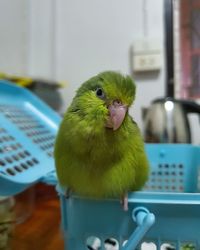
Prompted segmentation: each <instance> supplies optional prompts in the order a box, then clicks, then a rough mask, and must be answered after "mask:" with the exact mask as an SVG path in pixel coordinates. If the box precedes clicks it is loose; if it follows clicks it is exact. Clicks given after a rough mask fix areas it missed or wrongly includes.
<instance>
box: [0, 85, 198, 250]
mask: <svg viewBox="0 0 200 250" xmlns="http://www.w3.org/2000/svg"><path fill="white" fill-rule="evenodd" d="M60 120H61V118H60V117H59V116H58V115H57V114H56V113H55V112H54V111H52V110H51V109H50V108H49V107H48V106H47V105H45V104H44V103H43V102H41V100H39V99H38V98H36V97H35V96H34V95H33V94H31V93H30V92H28V91H27V90H25V89H21V88H19V87H16V86H13V85H10V84H8V83H5V82H3V81H2V82H0V195H16V194H18V193H20V192H22V191H24V190H26V189H27V188H28V187H30V186H32V185H33V184H34V183H36V182H40V181H43V182H47V183H49V184H50V183H51V184H54V185H55V184H56V183H57V181H56V176H55V171H54V160H53V158H52V151H53V143H54V139H55V135H56V133H57V129H58V125H59V122H60ZM146 151H147V154H148V157H149V161H150V164H151V176H150V179H149V182H148V183H147V185H146V187H145V188H146V189H145V190H143V191H141V192H135V193H130V195H129V211H128V212H124V211H123V209H122V207H121V205H120V202H119V200H103V201H99V200H90V199H84V198H80V197H75V196H73V197H71V198H69V199H66V197H65V190H61V189H60V188H59V187H58V193H59V195H60V200H61V213H62V227H63V234H64V242H65V250H85V249H90V250H92V249H93V250H97V249H98V250H100V249H101V250H103V249H106V250H108V249H112V250H118V249H121V250H134V249H142V250H146V249H148V248H147V246H149V247H151V249H156V247H157V249H162V250H164V249H166V247H167V246H171V247H172V246H174V247H175V248H176V249H184V250H185V248H186V246H190V247H192V248H191V249H200V237H199V236H200V229H199V225H200V194H198V193H196V192H197V191H198V189H199V184H198V183H199V167H200V148H199V147H197V146H192V145H185V144H176V145H173V144H150V145H148V144H147V145H146ZM182 246H183V247H184V248H181V247H182Z"/></svg>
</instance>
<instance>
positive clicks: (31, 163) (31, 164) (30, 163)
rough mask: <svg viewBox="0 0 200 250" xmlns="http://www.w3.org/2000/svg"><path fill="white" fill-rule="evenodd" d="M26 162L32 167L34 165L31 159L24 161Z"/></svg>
mask: <svg viewBox="0 0 200 250" xmlns="http://www.w3.org/2000/svg"><path fill="white" fill-rule="evenodd" d="M26 163H27V165H28V166H30V167H32V166H33V165H34V163H33V162H32V161H30V160H28V161H26Z"/></svg>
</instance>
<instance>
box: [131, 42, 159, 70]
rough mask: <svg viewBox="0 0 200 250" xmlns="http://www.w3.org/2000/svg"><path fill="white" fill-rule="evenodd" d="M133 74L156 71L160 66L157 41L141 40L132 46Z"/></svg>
mask: <svg viewBox="0 0 200 250" xmlns="http://www.w3.org/2000/svg"><path fill="white" fill-rule="evenodd" d="M132 60H133V70H134V72H143V71H157V70H160V68H161V66H162V53H161V43H160V42H159V41H158V40H155V39H154V40H152V39H142V40H139V41H136V42H135V43H134V45H133V58H132Z"/></svg>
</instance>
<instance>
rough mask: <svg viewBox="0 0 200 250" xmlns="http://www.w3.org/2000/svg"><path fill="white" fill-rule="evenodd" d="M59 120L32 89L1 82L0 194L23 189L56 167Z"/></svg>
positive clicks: (14, 192) (9, 193)
mask: <svg viewBox="0 0 200 250" xmlns="http://www.w3.org/2000/svg"><path fill="white" fill-rule="evenodd" d="M60 120H61V118H60V117H59V116H58V115H57V114H56V113H55V112H54V111H53V110H52V109H51V108H50V107H48V106H47V105H46V104H45V103H43V102H42V101H41V100H40V99H39V98H37V97H36V96H34V95H33V94H32V93H31V92H30V91H27V90H25V89H22V88H19V87H16V86H14V85H11V84H7V83H4V82H3V83H1V84H0V195H11V194H16V193H18V192H21V191H23V190H24V189H26V188H27V187H29V186H30V185H32V184H33V183H35V182H37V181H39V180H40V179H42V178H44V177H45V176H46V175H48V174H49V173H50V172H51V171H54V159H53V157H52V156H53V148H54V141H55V136H56V133H57V129H58V125H59V122H60Z"/></svg>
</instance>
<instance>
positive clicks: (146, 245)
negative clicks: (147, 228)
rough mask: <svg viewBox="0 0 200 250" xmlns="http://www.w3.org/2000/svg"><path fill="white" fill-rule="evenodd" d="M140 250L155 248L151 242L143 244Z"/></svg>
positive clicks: (155, 249)
mask: <svg viewBox="0 0 200 250" xmlns="http://www.w3.org/2000/svg"><path fill="white" fill-rule="evenodd" d="M141 250H157V246H156V244H155V243H153V242H143V243H142V244H141Z"/></svg>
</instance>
